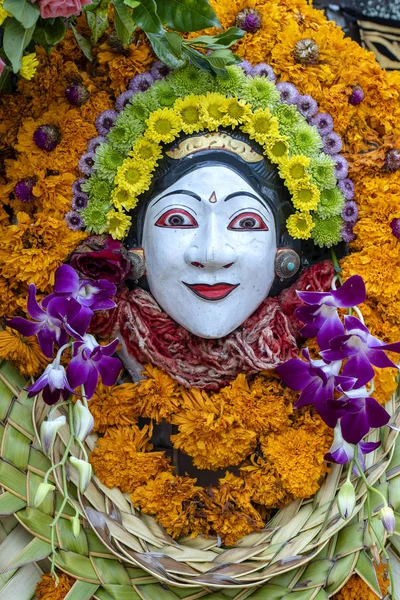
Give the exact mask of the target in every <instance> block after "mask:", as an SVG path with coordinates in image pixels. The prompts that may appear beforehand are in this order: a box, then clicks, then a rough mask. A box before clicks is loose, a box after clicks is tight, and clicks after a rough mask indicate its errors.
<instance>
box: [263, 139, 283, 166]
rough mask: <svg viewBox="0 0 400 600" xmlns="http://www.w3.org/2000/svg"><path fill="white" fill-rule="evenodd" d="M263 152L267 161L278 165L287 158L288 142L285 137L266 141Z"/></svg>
mask: <svg viewBox="0 0 400 600" xmlns="http://www.w3.org/2000/svg"><path fill="white" fill-rule="evenodd" d="M264 150H265V152H266V154H267V156H268V158H269V160H270V161H271V162H273V163H274V164H277V165H279V164H281V163H282V162H284V161H285V160H287V159H288V158H289V140H288V138H287V137H285V136H276V137H274V138H273V139H271V140H268V141H267V143H266V144H265V145H264Z"/></svg>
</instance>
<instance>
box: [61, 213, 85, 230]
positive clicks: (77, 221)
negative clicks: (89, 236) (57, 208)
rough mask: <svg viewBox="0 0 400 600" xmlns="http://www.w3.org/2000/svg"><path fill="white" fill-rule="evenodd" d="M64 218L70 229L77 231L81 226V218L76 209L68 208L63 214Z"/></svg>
mask: <svg viewBox="0 0 400 600" xmlns="http://www.w3.org/2000/svg"><path fill="white" fill-rule="evenodd" d="M65 220H66V222H67V225H68V227H69V228H70V229H72V231H78V229H82V227H83V219H82V217H81V215H80V214H79V213H78V212H77V211H76V210H70V211H69V212H67V214H66V215H65Z"/></svg>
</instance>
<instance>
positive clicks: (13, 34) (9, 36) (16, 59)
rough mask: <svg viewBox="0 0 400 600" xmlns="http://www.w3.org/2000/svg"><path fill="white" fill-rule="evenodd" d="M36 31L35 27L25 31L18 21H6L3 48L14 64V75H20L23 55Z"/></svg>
mask: <svg viewBox="0 0 400 600" xmlns="http://www.w3.org/2000/svg"><path fill="white" fill-rule="evenodd" d="M34 29H35V25H32V27H29V28H28V29H25V28H24V27H22V25H21V24H20V23H19V22H18V21H17V20H16V19H7V20H6V21H5V25H4V37H3V48H4V52H5V53H6V55H7V58H8V59H9V61H10V62H11V64H12V68H13V71H14V73H18V71H19V70H20V68H21V59H22V54H23V51H24V50H25V48H26V47H27V45H28V44H29V42H30V41H31V39H32V35H33V32H34Z"/></svg>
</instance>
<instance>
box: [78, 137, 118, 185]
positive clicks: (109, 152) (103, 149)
mask: <svg viewBox="0 0 400 600" xmlns="http://www.w3.org/2000/svg"><path fill="white" fill-rule="evenodd" d="M123 161H124V157H123V156H122V154H121V153H120V152H119V151H118V150H117V149H116V148H114V147H113V146H112V144H111V143H109V142H108V143H105V144H101V146H99V147H98V148H97V149H96V154H95V157H94V168H95V170H96V174H97V175H98V177H100V179H105V180H107V181H110V182H111V183H112V182H113V181H114V177H115V174H116V172H117V169H118V167H120V166H121V165H122V163H123ZM91 179H93V177H91V178H90V179H89V183H90V181H91ZM85 185H87V184H85ZM82 189H83V188H82ZM87 191H90V188H89V189H88V190H87Z"/></svg>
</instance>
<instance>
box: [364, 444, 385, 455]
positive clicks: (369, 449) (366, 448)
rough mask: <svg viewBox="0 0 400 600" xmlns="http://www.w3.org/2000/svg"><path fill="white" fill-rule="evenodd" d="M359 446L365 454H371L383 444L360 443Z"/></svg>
mask: <svg viewBox="0 0 400 600" xmlns="http://www.w3.org/2000/svg"><path fill="white" fill-rule="evenodd" d="M358 445H359V448H360V450H361V452H362V453H363V454H369V453H370V452H373V451H374V450H376V449H377V448H379V446H380V445H381V442H360V443H359V444H358Z"/></svg>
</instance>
